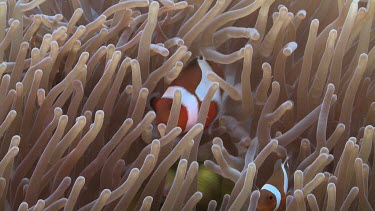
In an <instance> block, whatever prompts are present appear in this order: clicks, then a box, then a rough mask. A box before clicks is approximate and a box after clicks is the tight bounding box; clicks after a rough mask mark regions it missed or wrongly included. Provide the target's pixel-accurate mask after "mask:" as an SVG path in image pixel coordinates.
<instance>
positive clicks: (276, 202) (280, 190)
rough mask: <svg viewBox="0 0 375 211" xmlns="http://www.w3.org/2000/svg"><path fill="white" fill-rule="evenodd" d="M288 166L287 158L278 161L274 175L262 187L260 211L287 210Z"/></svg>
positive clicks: (259, 201) (259, 203) (259, 202)
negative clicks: (282, 161)
mask: <svg viewBox="0 0 375 211" xmlns="http://www.w3.org/2000/svg"><path fill="white" fill-rule="evenodd" d="M288 168H289V167H288V164H287V160H285V162H284V163H281V159H279V160H277V161H276V163H275V166H274V169H273V174H272V176H271V177H270V178H269V179H268V181H267V182H266V184H265V185H264V186H263V187H262V188H261V189H260V198H259V200H258V207H257V210H258V211H276V210H277V211H280V210H285V205H286V197H287V192H288V174H287V172H288V170H289V169H288Z"/></svg>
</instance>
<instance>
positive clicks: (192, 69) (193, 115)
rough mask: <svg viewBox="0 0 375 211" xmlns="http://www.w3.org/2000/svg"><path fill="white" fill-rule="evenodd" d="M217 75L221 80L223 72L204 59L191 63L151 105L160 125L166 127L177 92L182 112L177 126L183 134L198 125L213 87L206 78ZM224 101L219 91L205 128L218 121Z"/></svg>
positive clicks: (212, 104)
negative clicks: (202, 105) (200, 114)
mask: <svg viewBox="0 0 375 211" xmlns="http://www.w3.org/2000/svg"><path fill="white" fill-rule="evenodd" d="M211 71H212V72H215V73H216V74H218V75H220V76H222V71H221V70H220V69H219V68H218V67H217V66H216V65H215V64H214V63H211V62H208V61H206V60H204V59H200V58H198V59H195V60H193V61H191V62H190V63H189V64H188V65H187V66H186V67H185V68H184V69H183V70H182V71H181V73H180V75H179V76H178V77H177V78H176V79H175V80H174V81H173V82H172V83H171V85H170V86H169V87H168V88H167V90H166V91H165V92H164V94H163V95H162V97H161V98H159V99H155V100H153V101H152V107H153V109H154V110H155V112H156V121H157V123H158V124H160V123H164V124H167V122H168V118H169V115H170V112H171V107H172V103H173V95H174V92H175V91H176V90H180V91H181V95H182V96H181V108H180V116H179V118H178V124H177V126H178V127H180V128H181V129H182V131H183V132H187V131H188V130H190V129H191V128H192V127H193V126H194V125H195V124H196V123H197V121H198V112H199V109H200V106H201V103H202V101H203V98H204V97H205V95H206V93H207V91H208V89H209V87H210V85H211V84H212V83H213V82H212V81H210V80H209V79H208V78H207V73H209V72H211ZM220 101H221V94H220V90H217V91H216V93H215V94H214V96H213V98H212V101H211V103H210V107H209V111H208V114H207V119H206V123H205V128H207V127H208V126H209V125H210V124H211V123H212V121H213V120H214V118H215V117H216V115H217V113H218V110H219V106H220Z"/></svg>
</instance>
